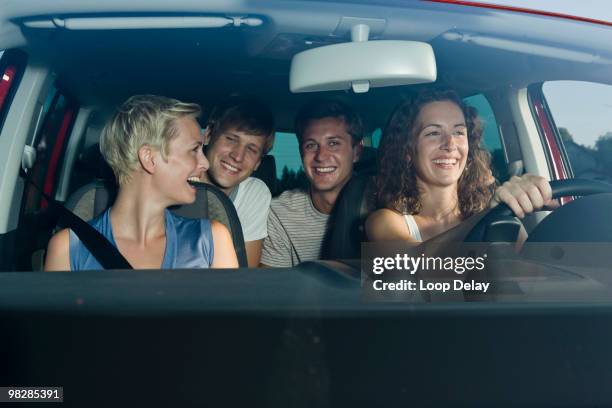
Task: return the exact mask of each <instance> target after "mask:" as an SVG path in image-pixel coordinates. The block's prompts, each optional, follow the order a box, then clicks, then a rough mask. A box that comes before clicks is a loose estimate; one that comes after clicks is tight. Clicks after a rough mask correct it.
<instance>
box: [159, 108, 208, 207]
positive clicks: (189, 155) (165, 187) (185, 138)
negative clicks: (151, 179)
mask: <svg viewBox="0 0 612 408" xmlns="http://www.w3.org/2000/svg"><path fill="white" fill-rule="evenodd" d="M174 127H175V131H176V136H175V137H174V138H173V139H172V140H171V141H170V143H169V144H168V154H167V156H166V160H163V159H162V158H161V153H158V154H159V158H158V160H157V163H159V171H158V172H156V184H157V185H158V187H159V189H160V190H161V191H162V192H164V194H165V195H166V196H168V199H169V201H170V202H171V203H172V204H188V203H193V202H194V201H195V198H196V189H195V188H194V187H193V186H192V185H191V184H189V181H199V179H200V177H201V176H202V174H203V173H204V172H205V171H206V170H207V169H208V160H207V159H206V156H204V152H203V150H202V145H203V142H204V140H203V136H202V134H201V132H200V126H199V125H198V122H197V121H196V120H195V119H194V118H192V117H188V116H186V117H182V118H179V119H176V120H175V121H174Z"/></svg>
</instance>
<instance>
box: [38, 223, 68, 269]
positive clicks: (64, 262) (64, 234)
mask: <svg viewBox="0 0 612 408" xmlns="http://www.w3.org/2000/svg"><path fill="white" fill-rule="evenodd" d="M69 256H70V230H69V229H68V228H64V229H63V230H61V231H59V232H57V233H55V234H54V235H53V236H52V237H51V240H50V241H49V244H48V246H47V255H46V258H45V267H44V268H45V271H69V270H70V258H69Z"/></svg>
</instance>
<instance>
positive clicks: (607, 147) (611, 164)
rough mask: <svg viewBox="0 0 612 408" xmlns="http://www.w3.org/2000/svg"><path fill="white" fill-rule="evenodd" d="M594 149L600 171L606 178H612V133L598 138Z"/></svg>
mask: <svg viewBox="0 0 612 408" xmlns="http://www.w3.org/2000/svg"><path fill="white" fill-rule="evenodd" d="M595 149H596V155H597V161H598V164H599V165H600V167H601V169H602V170H603V172H604V173H606V175H607V176H608V177H612V132H607V133H606V134H605V135H601V136H599V138H598V139H597V142H595Z"/></svg>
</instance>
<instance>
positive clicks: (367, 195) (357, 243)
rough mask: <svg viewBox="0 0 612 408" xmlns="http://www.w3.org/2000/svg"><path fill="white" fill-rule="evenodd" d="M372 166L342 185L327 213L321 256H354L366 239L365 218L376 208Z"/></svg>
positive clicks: (353, 257) (344, 257)
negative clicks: (325, 232) (326, 228)
mask: <svg viewBox="0 0 612 408" xmlns="http://www.w3.org/2000/svg"><path fill="white" fill-rule="evenodd" d="M375 175H376V169H374V168H370V169H367V170H364V171H363V172H362V173H361V174H359V175H356V176H353V178H352V179H351V180H350V181H349V182H348V183H347V184H346V186H344V188H343V189H342V192H340V195H339V197H338V200H337V201H336V204H335V206H334V209H333V211H332V213H331V216H330V221H329V229H328V232H327V235H326V237H325V241H324V244H323V259H357V258H360V256H361V242H363V241H366V236H365V228H364V224H365V220H366V218H367V216H368V215H369V214H370V213H371V212H372V211H374V210H375V209H376V189H375V182H374V177H375Z"/></svg>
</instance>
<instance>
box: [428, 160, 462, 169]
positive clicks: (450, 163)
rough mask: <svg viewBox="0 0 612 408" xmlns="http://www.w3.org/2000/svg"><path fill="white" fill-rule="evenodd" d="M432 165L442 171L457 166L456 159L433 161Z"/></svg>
mask: <svg viewBox="0 0 612 408" xmlns="http://www.w3.org/2000/svg"><path fill="white" fill-rule="evenodd" d="M432 163H433V164H434V165H435V166H436V167H439V168H442V169H452V168H453V167H455V166H456V165H457V159H435V160H432Z"/></svg>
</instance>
